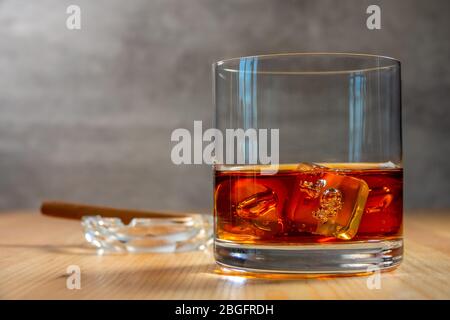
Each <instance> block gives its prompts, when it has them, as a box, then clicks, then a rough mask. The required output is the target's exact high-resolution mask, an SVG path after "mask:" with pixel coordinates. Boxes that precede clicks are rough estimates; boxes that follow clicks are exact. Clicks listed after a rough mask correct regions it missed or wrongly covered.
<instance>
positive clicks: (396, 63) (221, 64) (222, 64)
mask: <svg viewBox="0 0 450 320" xmlns="http://www.w3.org/2000/svg"><path fill="white" fill-rule="evenodd" d="M300 56H305V57H308V56H309V57H313V56H327V57H333V56H334V57H344V58H352V57H353V58H366V59H367V60H368V61H369V59H372V61H385V62H390V64H387V65H382V66H374V67H368V68H350V69H344V70H324V71H301V70H299V71H264V70H240V69H239V68H233V67H230V68H229V67H226V65H227V64H231V63H239V62H240V61H241V60H242V59H255V58H256V59H267V60H270V59H275V58H294V57H300ZM400 65H401V62H400V60H398V59H396V58H393V57H389V56H384V55H376V54H368V53H349V52H291V53H289V52H288V53H272V54H261V55H250V56H242V57H235V58H229V59H222V60H219V61H216V62H214V63H213V64H212V66H213V69H221V70H224V71H227V72H234V73H239V72H241V73H253V74H273V75H314V74H318V75H320V74H329V75H333V74H351V73H360V72H370V71H379V70H386V69H390V68H396V67H397V68H400Z"/></svg>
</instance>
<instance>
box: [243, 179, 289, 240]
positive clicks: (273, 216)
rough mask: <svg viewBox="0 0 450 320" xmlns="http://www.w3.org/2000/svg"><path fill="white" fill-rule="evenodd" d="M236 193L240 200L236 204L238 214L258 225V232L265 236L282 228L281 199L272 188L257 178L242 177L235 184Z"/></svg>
mask: <svg viewBox="0 0 450 320" xmlns="http://www.w3.org/2000/svg"><path fill="white" fill-rule="evenodd" d="M277 187H280V188H281V185H277ZM280 191H281V189H280ZM234 194H235V197H234V198H235V200H238V201H236V204H235V205H234V207H235V212H236V214H237V215H238V216H239V217H240V218H241V219H245V220H247V221H248V222H250V223H251V224H252V225H253V226H254V227H256V228H257V230H258V231H257V234H259V235H261V236H264V235H268V233H270V234H274V233H277V232H280V231H281V230H282V227H283V223H282V219H281V210H280V207H279V206H278V203H279V199H278V196H277V193H276V192H275V191H274V190H272V188H270V187H268V186H266V185H264V184H263V183H260V182H258V181H257V180H256V179H251V178H250V179H240V180H239V181H238V182H237V183H236V185H235V186H234ZM261 232H263V233H261Z"/></svg>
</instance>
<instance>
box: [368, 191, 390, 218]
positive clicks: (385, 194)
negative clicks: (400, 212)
mask: <svg viewBox="0 0 450 320" xmlns="http://www.w3.org/2000/svg"><path fill="white" fill-rule="evenodd" d="M393 199H394V196H393V195H392V192H391V190H390V189H389V188H388V187H379V188H374V189H372V190H370V193H369V198H368V199H367V203H366V210H365V212H366V213H379V212H382V211H384V210H385V209H386V208H387V207H389V205H390V204H391V202H392V200H393Z"/></svg>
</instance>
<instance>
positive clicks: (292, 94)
mask: <svg viewBox="0 0 450 320" xmlns="http://www.w3.org/2000/svg"><path fill="white" fill-rule="evenodd" d="M213 80H214V83H213V91H214V102H215V129H216V130H217V131H219V132H220V133H221V134H220V135H217V136H215V138H214V142H215V146H216V149H215V153H214V155H213V161H214V252H215V258H216V261H217V263H218V264H219V265H220V266H222V267H225V268H228V269H232V270H238V271H249V272H262V273H281V274H282V273H307V274H309V273H312V274H352V273H353V274H356V273H365V272H373V271H374V270H377V269H378V270H390V269H393V268H395V267H396V266H398V265H399V264H400V262H401V260H402V252H403V241H402V218H403V212H402V205H403V169H402V136H401V90H400V89H401V88H400V62H399V61H398V60H395V59H393V58H389V57H383V56H375V55H366V54H347V53H345V54H344V53H296V54H275V55H262V56H250V57H242V58H235V59H229V60H224V61H219V62H217V63H215V64H213ZM219 136H220V137H219Z"/></svg>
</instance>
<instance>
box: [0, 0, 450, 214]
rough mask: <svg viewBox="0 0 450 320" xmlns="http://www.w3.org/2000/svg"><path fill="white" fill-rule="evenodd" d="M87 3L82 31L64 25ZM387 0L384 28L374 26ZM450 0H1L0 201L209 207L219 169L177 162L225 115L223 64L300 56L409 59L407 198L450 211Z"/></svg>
mask: <svg viewBox="0 0 450 320" xmlns="http://www.w3.org/2000/svg"><path fill="white" fill-rule="evenodd" d="M69 4H78V5H79V6H80V7H81V10H82V29H81V30H80V31H70V30H67V28H66V27H65V20H66V18H67V15H66V12H65V11H66V7H67V6H68V5H69ZM369 4H379V5H381V8H382V29H381V30H380V31H369V30H367V29H366V26H365V20H366V17H367V15H366V13H365V11H366V8H367V6H368V5H369ZM449 12H450V2H449V1H446V0H442V1H437V0H435V1H419V0H417V1H406V0H405V1H357V0H346V1H342V0H341V1H324V0H319V1H318V0H311V1H304V0H303V1H300V0H298V1H275V0H274V1H263V0H252V1H237V0H234V1H212V0H190V1H180V0H161V1H148V0H132V1H123V0H90V1H81V0H71V1H62V0H3V1H0V37H1V44H0V209H2V210H5V209H13V208H32V207H37V206H38V205H39V202H40V201H41V200H42V199H49V198H51V199H62V200H67V201H69V200H70V201H84V202H91V203H96V204H106V205H113V206H121V207H137V208H154V209H167V210H178V209H189V210H208V208H209V207H210V204H211V194H212V190H211V188H212V183H211V181H212V179H211V170H210V168H209V167H208V166H202V165H197V166H180V167H177V166H175V165H173V164H172V162H171V160H170V150H171V148H172V145H173V144H172V143H171V142H170V134H171V132H172V130H173V129H175V128H179V127H184V128H188V129H192V126H193V121H194V120H203V121H210V119H211V118H212V103H211V101H212V99H211V84H210V81H211V70H210V65H211V63H212V62H213V61H216V60H220V59H222V58H230V57H235V56H242V55H250V54H263V53H275V52H293V51H300V52H303V51H338V52H339V51H340V52H365V53H374V54H383V55H389V56H393V57H396V58H398V59H400V60H401V61H402V63H403V65H402V67H403V70H402V71H403V103H404V128H403V129H404V130H403V133H404V164H405V168H406V175H405V182H406V186H405V194H406V206H407V207H409V208H421V207H432V208H443V207H449V206H450V196H449V189H450V161H449V157H448V155H449V153H450V143H449V141H448V138H449V133H450V108H449V102H448V101H449V98H450V97H449V89H450V73H449V69H450V67H449V61H448V59H449V53H450V48H449V35H448V32H449V30H450V18H449V15H448V13H449Z"/></svg>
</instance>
